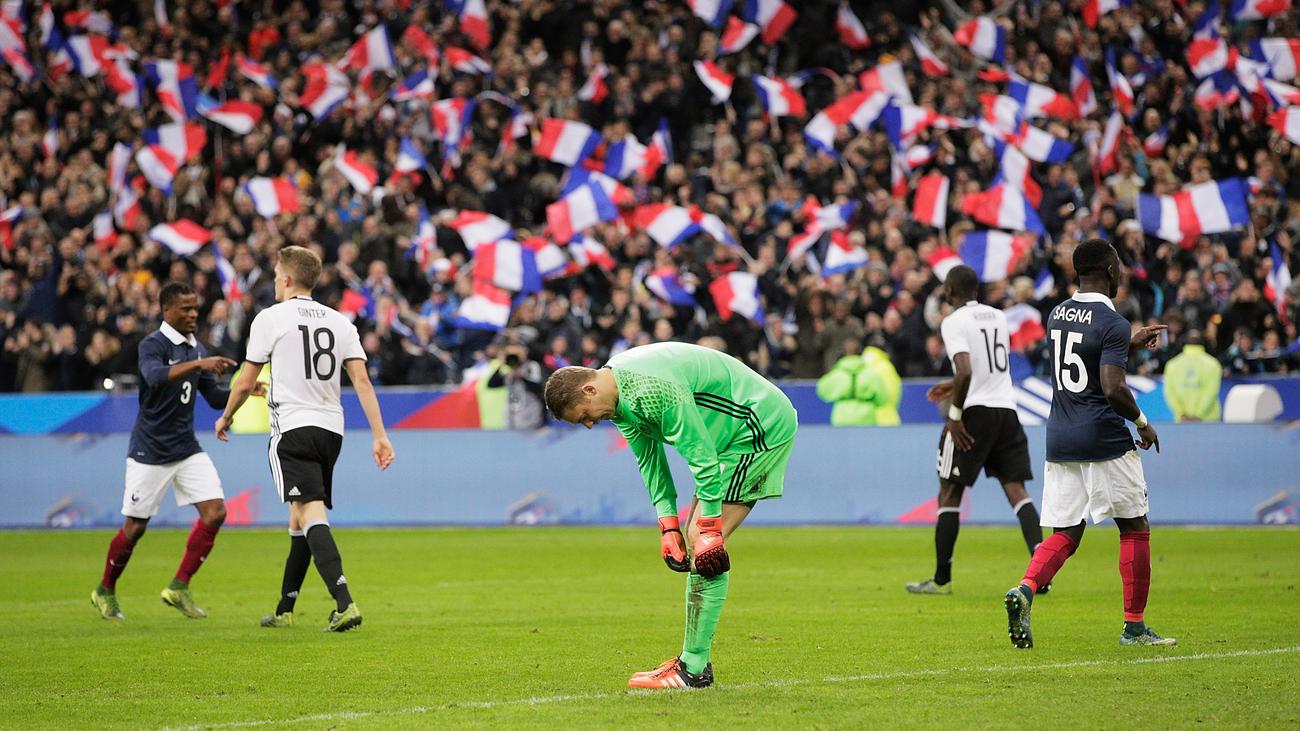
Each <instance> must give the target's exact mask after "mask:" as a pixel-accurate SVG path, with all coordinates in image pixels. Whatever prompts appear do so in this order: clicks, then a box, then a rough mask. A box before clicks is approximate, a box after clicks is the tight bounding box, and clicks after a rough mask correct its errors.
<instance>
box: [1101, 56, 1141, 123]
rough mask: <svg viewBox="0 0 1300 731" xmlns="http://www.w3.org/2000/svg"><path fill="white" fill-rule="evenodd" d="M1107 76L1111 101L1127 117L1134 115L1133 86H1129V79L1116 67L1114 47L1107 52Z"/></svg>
mask: <svg viewBox="0 0 1300 731" xmlns="http://www.w3.org/2000/svg"><path fill="white" fill-rule="evenodd" d="M1106 78H1107V79H1108V80H1109V81H1110V95H1111V101H1112V102H1113V103H1114V104H1115V106H1116V107H1118V108H1119V110H1120V112H1122V113H1123V114H1124V116H1125V117H1129V116H1132V114H1133V99H1134V96H1133V87H1131V86H1129V83H1128V79H1126V78H1124V74H1121V73H1120V72H1119V69H1118V68H1116V67H1115V50H1114V49H1111V50H1110V51H1108V52H1107V53H1106Z"/></svg>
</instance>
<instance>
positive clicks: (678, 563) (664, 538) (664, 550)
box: [659, 515, 691, 573]
mask: <svg viewBox="0 0 1300 731" xmlns="http://www.w3.org/2000/svg"><path fill="white" fill-rule="evenodd" d="M659 533H660V537H659V548H660V553H661V554H662V555H663V557H664V563H666V564H668V568H670V569H672V570H673V571H681V572H683V573H684V572H687V571H690V570H691V561H690V559H688V558H687V557H686V538H684V537H683V536H682V527H681V524H680V523H679V522H678V520H677V516H676V515H668V516H665V517H663V518H660V519H659Z"/></svg>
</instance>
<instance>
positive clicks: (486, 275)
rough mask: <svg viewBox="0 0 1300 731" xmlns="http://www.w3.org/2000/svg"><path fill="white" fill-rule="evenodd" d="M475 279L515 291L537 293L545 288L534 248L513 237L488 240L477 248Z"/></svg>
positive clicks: (475, 252) (475, 254) (475, 253)
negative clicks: (525, 245)
mask: <svg viewBox="0 0 1300 731" xmlns="http://www.w3.org/2000/svg"><path fill="white" fill-rule="evenodd" d="M474 280H475V281H476V282H482V283H486V284H491V285H492V286H494V287H500V288H501V289H508V290H510V291H512V292H536V291H538V290H540V289H541V288H542V275H541V272H539V271H537V259H536V258H535V257H534V255H533V250H532V249H529V248H526V247H524V246H521V245H520V244H519V242H517V241H513V240H511V239H500V240H498V241H493V242H491V243H485V244H483V245H481V246H479V247H478V248H477V249H475V251H474Z"/></svg>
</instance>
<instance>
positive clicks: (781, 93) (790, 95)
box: [751, 74, 808, 117]
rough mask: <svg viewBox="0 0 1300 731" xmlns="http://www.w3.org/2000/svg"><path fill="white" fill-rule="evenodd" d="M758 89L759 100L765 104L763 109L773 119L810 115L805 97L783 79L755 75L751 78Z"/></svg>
mask: <svg viewBox="0 0 1300 731" xmlns="http://www.w3.org/2000/svg"><path fill="white" fill-rule="evenodd" d="M751 78H752V79H753V80H754V86H755V88H757V89H758V98H759V100H761V101H762V102H763V109H765V110H767V113H768V114H770V115H772V116H773V117H802V116H804V115H806V114H807V113H808V106H807V105H806V104H805V103H804V100H803V95H802V94H800V93H799V91H798V90H797V89H795V88H794V87H793V86H790V84H789V83H788V82H787V81H785V80H784V79H781V78H769V77H767V76H760V75H758V74H754V76H752V77H751Z"/></svg>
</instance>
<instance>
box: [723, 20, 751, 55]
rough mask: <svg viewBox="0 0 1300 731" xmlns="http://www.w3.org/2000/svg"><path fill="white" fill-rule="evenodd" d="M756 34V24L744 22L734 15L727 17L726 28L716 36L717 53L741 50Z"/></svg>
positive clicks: (724, 53)
mask: <svg viewBox="0 0 1300 731" xmlns="http://www.w3.org/2000/svg"><path fill="white" fill-rule="evenodd" d="M756 35H758V26H756V25H754V24H753V23H746V22H745V21H743V20H741V19H740V18H737V17H735V16H734V15H733V16H731V17H729V18H727V28H726V30H724V31H722V36H721V37H719V38H718V55H719V56H725V55H727V54H728V53H737V52H739V51H741V50H743V49H744V48H745V46H748V45H749V42H750V41H752V40H754V36H756Z"/></svg>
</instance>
